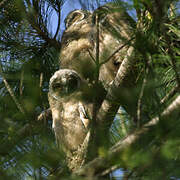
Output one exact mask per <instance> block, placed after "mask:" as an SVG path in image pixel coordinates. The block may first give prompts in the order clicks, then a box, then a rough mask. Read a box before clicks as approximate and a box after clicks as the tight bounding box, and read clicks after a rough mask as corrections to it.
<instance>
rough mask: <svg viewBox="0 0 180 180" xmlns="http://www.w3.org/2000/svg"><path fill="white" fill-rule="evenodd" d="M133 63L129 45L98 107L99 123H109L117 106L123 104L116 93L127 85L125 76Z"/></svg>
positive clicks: (132, 52)
mask: <svg viewBox="0 0 180 180" xmlns="http://www.w3.org/2000/svg"><path fill="white" fill-rule="evenodd" d="M135 63H136V60H135V57H134V48H133V47H132V46H131V47H129V49H128V52H127V56H126V57H125V59H124V60H123V62H122V64H121V66H120V68H119V70H118V72H117V75H116V77H115V79H114V81H113V82H112V84H111V85H110V87H109V89H108V93H107V96H106V99H105V100H104V101H103V103H102V105H101V108H100V109H99V112H98V116H97V117H98V119H99V120H98V122H99V123H100V124H103V123H107V122H106V121H109V123H110V124H111V122H112V121H113V119H114V116H115V115H116V112H117V111H118V108H119V106H120V105H122V106H123V105H124V102H123V100H122V99H121V97H119V95H117V93H118V92H119V91H120V90H121V89H123V88H125V87H127V86H128V83H127V82H128V81H127V77H128V76H129V75H130V73H131V70H132V69H133V67H134V64H135ZM129 112H130V111H129Z"/></svg>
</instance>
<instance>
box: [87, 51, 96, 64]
mask: <svg viewBox="0 0 180 180" xmlns="http://www.w3.org/2000/svg"><path fill="white" fill-rule="evenodd" d="M87 51H88V53H89V56H90V57H91V59H92V60H93V61H94V62H96V59H95V58H94V56H93V54H92V53H91V51H90V49H88V50H87Z"/></svg>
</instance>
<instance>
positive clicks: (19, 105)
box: [0, 63, 25, 114]
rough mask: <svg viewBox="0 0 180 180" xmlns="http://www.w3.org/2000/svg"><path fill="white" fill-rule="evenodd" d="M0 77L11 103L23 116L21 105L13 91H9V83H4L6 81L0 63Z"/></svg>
mask: <svg viewBox="0 0 180 180" xmlns="http://www.w3.org/2000/svg"><path fill="white" fill-rule="evenodd" d="M0 75H1V76H2V79H3V82H4V84H5V86H6V89H7V90H8V92H9V94H10V96H11V97H12V99H13V101H14V102H15V104H16V106H17V108H18V109H19V111H20V112H21V113H22V114H25V111H24V108H23V107H22V105H21V104H20V103H19V101H18V100H17V98H16V96H15V94H14V92H13V90H12V89H11V87H10V86H9V83H8V82H7V81H6V79H5V77H4V75H3V72H2V66H1V63H0Z"/></svg>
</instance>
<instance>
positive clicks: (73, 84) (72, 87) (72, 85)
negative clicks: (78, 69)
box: [67, 76, 78, 93]
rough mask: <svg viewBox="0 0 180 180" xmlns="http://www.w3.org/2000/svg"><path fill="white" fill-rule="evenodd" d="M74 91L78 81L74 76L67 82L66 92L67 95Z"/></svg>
mask: <svg viewBox="0 0 180 180" xmlns="http://www.w3.org/2000/svg"><path fill="white" fill-rule="evenodd" d="M76 89H78V79H77V77H75V76H70V77H69V79H68V82H67V91H68V93H72V92H74V91H75V90H76Z"/></svg>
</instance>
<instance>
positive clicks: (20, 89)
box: [19, 70, 24, 96]
mask: <svg viewBox="0 0 180 180" xmlns="http://www.w3.org/2000/svg"><path fill="white" fill-rule="evenodd" d="M23 80H24V70H22V71H21V80H20V87H19V93H20V96H22V94H23Z"/></svg>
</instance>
